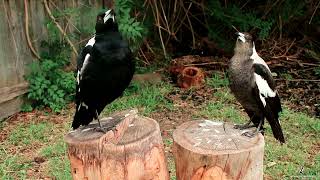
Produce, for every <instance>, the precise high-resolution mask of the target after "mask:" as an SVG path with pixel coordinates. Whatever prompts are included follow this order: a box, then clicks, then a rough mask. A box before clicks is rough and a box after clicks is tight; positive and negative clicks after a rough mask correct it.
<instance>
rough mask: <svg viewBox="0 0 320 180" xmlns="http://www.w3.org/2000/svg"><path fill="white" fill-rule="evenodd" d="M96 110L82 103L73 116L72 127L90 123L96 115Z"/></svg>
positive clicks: (75, 127)
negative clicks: (91, 109)
mask: <svg viewBox="0 0 320 180" xmlns="http://www.w3.org/2000/svg"><path fill="white" fill-rule="evenodd" d="M95 116H96V115H95V112H93V111H90V108H87V107H84V106H81V105H80V108H78V109H77V110H76V113H75V115H74V117H73V122H72V128H73V129H77V128H78V127H80V126H81V125H84V126H85V125H88V124H89V123H90V122H91V121H92V120H93V119H94V117H95Z"/></svg>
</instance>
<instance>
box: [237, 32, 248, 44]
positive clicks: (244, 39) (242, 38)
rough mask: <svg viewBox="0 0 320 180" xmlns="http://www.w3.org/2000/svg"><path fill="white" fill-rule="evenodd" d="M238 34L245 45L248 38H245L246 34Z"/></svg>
mask: <svg viewBox="0 0 320 180" xmlns="http://www.w3.org/2000/svg"><path fill="white" fill-rule="evenodd" d="M238 34H239V36H238V39H240V40H241V41H242V42H244V43H245V42H246V38H245V37H244V34H243V33H241V32H239V33H238Z"/></svg>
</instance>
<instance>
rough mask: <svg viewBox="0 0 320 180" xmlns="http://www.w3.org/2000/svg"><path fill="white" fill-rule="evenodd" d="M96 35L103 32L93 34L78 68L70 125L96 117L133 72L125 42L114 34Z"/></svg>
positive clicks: (116, 94) (119, 91)
mask: <svg viewBox="0 0 320 180" xmlns="http://www.w3.org/2000/svg"><path fill="white" fill-rule="evenodd" d="M100 38H103V36H99V37H96V42H95V44H94V45H93V47H92V50H91V51H90V57H89V60H88V63H87V64H86V66H85V68H84V69H83V70H82V74H81V80H80V83H79V89H80V92H79V91H78V92H77V93H78V105H77V111H76V114H75V116H74V120H73V124H72V127H73V128H74V129H76V128H77V127H79V126H80V125H87V124H89V123H90V122H91V121H92V120H93V118H97V115H98V114H100V112H101V111H102V110H103V108H104V107H105V106H106V105H107V104H109V103H111V102H112V101H113V100H115V99H116V98H118V97H119V96H121V95H122V92H123V91H124V90H125V88H126V87H127V86H128V85H129V83H130V81H131V79H132V76H133V72H134V64H133V61H132V59H133V58H132V54H131V51H130V49H129V47H128V45H127V44H126V43H124V42H123V41H122V40H121V39H120V38H117V37H116V36H112V37H106V39H100Z"/></svg>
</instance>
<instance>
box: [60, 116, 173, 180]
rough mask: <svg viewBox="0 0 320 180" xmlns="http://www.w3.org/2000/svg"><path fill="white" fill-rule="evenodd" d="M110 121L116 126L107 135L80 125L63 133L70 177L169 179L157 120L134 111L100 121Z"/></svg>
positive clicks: (103, 122)
mask: <svg viewBox="0 0 320 180" xmlns="http://www.w3.org/2000/svg"><path fill="white" fill-rule="evenodd" d="M125 114H126V115H125ZM125 116H126V117H125ZM117 119H121V121H119V120H117ZM111 121H116V122H118V125H116V128H112V129H111V130H110V131H108V132H107V133H106V134H104V133H101V132H96V131H95V130H94V129H90V128H92V127H82V128H81V129H79V130H76V131H74V132H70V133H69V134H68V135H67V136H66V138H65V139H66V142H67V144H68V155H69V159H70V163H71V172H72V177H73V179H81V180H82V179H86V180H90V179H92V180H100V179H101V180H102V179H105V180H122V179H125V180H167V179H169V175H168V170H167V165H166V159H165V154H164V148H163V143H162V138H161V134H160V128H159V125H158V123H157V122H156V121H155V120H153V119H150V118H146V117H140V116H137V115H136V112H122V113H119V114H118V115H117V116H111V117H109V118H106V119H104V120H102V124H103V126H108V125H106V124H108V123H110V122H111Z"/></svg>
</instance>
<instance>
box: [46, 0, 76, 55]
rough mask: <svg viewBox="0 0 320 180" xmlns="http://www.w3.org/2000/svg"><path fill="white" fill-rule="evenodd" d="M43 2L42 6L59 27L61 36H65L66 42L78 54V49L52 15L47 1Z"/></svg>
mask: <svg viewBox="0 0 320 180" xmlns="http://www.w3.org/2000/svg"><path fill="white" fill-rule="evenodd" d="M43 3H44V7H45V9H46V12H47V13H48V15H49V17H50V18H51V20H52V21H53V22H54V24H55V25H56V26H57V28H58V29H59V31H60V33H61V34H62V36H63V37H65V38H66V40H67V42H68V44H69V45H70V46H71V48H72V50H73V52H74V53H75V54H76V55H78V51H77V49H76V48H75V47H74V45H73V43H72V42H71V40H70V39H69V37H68V36H66V34H67V33H66V32H65V31H64V30H63V29H62V27H61V26H60V25H59V23H58V22H57V21H56V19H55V17H54V16H53V15H52V13H51V10H50V8H49V6H48V1H47V0H43Z"/></svg>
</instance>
